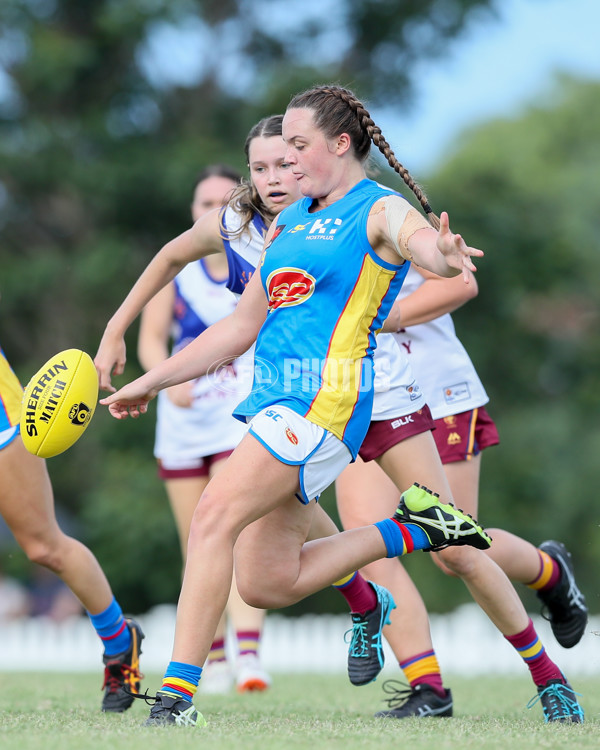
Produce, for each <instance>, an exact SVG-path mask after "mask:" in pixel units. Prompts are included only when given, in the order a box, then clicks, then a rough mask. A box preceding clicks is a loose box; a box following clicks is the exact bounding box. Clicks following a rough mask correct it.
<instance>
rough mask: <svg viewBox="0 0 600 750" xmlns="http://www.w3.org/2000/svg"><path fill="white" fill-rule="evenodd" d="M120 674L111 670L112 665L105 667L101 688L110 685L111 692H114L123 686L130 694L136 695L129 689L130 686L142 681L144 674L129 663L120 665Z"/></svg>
mask: <svg viewBox="0 0 600 750" xmlns="http://www.w3.org/2000/svg"><path fill="white" fill-rule="evenodd" d="M119 670H120V674H118V675H116V674H113V673H112V672H111V670H110V666H108V665H107V666H106V667H104V684H103V685H102V688H101V690H104V688H105V687H106V686H108V689H109V692H111V693H114V692H116V691H117V690H119V689H120V688H123V689H124V690H125V692H126V693H129V694H130V695H136V693H132V692H130V691H129V690H127V687H128V686H131V687H133V686H134V684H135V683H136V682H140V680H142V679H143V678H144V675H143V674H142V673H141V672H140V671H139V669H133V668H132V667H130V666H129V664H120V665H119Z"/></svg>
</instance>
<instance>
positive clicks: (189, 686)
mask: <svg viewBox="0 0 600 750" xmlns="http://www.w3.org/2000/svg"><path fill="white" fill-rule="evenodd" d="M201 674H202V668H201V667H197V666H196V665H195V664H184V663H183V662H181V661H172V662H170V663H169V666H168V667H167V671H166V672H165V676H164V677H163V683H162V685H161V688H160V689H161V691H162V692H165V693H171V695H177V696H178V697H180V698H185V700H186V701H190V702H191V701H192V699H193V697H194V693H195V692H196V690H198V683H199V682H200V675H201Z"/></svg>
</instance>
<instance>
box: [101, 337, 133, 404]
mask: <svg viewBox="0 0 600 750" xmlns="http://www.w3.org/2000/svg"><path fill="white" fill-rule="evenodd" d="M126 360H127V350H126V347H125V339H124V338H123V337H120V338H114V337H111V336H110V334H109V333H108V332H107V331H106V332H105V333H104V336H102V340H101V341H100V346H99V347H98V351H97V353H96V356H95V357H94V365H95V366H96V371H97V373H98V385H99V387H100V390H102V391H109V393H114V392H115V391H116V390H117V389H116V388H115V387H114V386H113V385H112V383H111V380H110V378H111V375H122V374H123V371H124V369H125V362H126Z"/></svg>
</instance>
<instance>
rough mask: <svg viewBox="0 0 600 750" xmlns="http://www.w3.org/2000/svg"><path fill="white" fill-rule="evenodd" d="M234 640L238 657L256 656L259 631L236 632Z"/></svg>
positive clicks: (258, 644)
mask: <svg viewBox="0 0 600 750" xmlns="http://www.w3.org/2000/svg"><path fill="white" fill-rule="evenodd" d="M236 638H237V643H238V653H239V655H240V656H246V655H247V654H252V655H253V656H256V655H257V654H258V648H259V646H260V630H238V631H237V632H236Z"/></svg>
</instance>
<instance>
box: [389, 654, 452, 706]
mask: <svg viewBox="0 0 600 750" xmlns="http://www.w3.org/2000/svg"><path fill="white" fill-rule="evenodd" d="M400 669H401V670H402V671H403V672H404V675H405V677H406V679H407V680H408V682H409V684H410V686H411V687H415V685H421V684H426V685H429V687H431V688H432V689H433V690H435V692H436V693H437V694H438V695H439V696H441V697H442V698H443V697H444V696H445V695H446V690H445V689H444V685H443V683H442V673H441V670H440V665H439V663H438V660H437V656H436V655H435V651H433V650H431V651H424V652H423V653H422V654H415V655H414V656H411V657H410V659H405V660H404V661H401V662H400Z"/></svg>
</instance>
